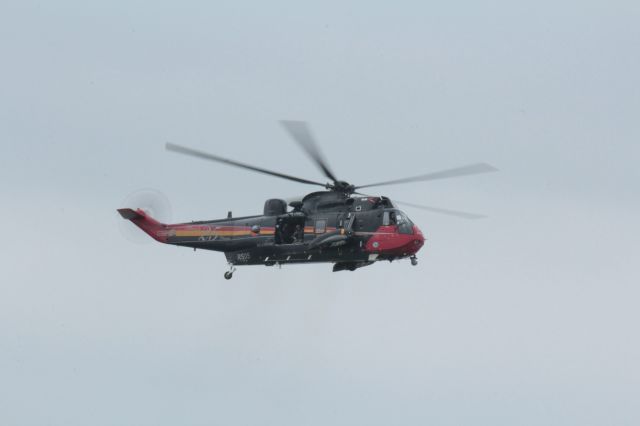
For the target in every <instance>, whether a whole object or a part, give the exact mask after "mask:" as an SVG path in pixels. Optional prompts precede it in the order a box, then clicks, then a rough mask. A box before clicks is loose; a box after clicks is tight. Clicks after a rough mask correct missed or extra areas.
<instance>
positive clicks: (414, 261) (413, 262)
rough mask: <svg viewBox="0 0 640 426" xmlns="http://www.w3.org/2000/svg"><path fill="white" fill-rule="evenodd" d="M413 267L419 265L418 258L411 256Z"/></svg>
mask: <svg viewBox="0 0 640 426" xmlns="http://www.w3.org/2000/svg"><path fill="white" fill-rule="evenodd" d="M410 259H411V265H413V266H416V265H417V264H418V258H417V257H415V256H411V257H410Z"/></svg>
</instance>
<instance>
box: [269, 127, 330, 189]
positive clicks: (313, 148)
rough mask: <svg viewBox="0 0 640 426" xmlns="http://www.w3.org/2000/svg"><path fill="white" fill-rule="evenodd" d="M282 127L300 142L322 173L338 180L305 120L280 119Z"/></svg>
mask: <svg viewBox="0 0 640 426" xmlns="http://www.w3.org/2000/svg"><path fill="white" fill-rule="evenodd" d="M280 124H282V127H284V128H285V129H286V130H287V132H289V134H290V135H291V137H292V138H293V139H294V140H295V141H296V142H298V144H299V145H300V146H301V147H302V149H304V151H305V152H306V153H307V155H309V157H311V159H312V160H313V161H314V162H315V163H316V165H317V166H318V167H319V168H320V170H322V173H324V175H325V176H326V177H328V178H329V179H331V180H332V181H334V182H336V181H337V180H338V179H337V178H336V177H335V175H334V174H333V172H331V169H329V166H328V165H327V160H326V159H325V158H324V156H323V155H322V152H320V148H318V144H317V143H316V141H315V139H314V138H313V135H312V134H311V130H310V129H309V126H308V125H307V123H305V122H304V121H292V120H282V121H280Z"/></svg>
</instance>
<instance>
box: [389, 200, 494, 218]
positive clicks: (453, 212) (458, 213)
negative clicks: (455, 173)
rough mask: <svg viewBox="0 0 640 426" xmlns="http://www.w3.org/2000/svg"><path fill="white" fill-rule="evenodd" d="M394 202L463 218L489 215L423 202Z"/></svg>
mask: <svg viewBox="0 0 640 426" xmlns="http://www.w3.org/2000/svg"><path fill="white" fill-rule="evenodd" d="M393 202H394V203H398V204H402V205H405V206H409V207H414V208H417V209H421V210H426V211H429V212H432V213H441V214H446V215H449V216H457V217H461V218H463V219H483V218H485V217H487V216H485V215H483V214H476V213H467V212H461V211H457V210H449V209H441V208H438V207H430V206H423V205H421V204H413V203H406V202H404V201H397V200H393Z"/></svg>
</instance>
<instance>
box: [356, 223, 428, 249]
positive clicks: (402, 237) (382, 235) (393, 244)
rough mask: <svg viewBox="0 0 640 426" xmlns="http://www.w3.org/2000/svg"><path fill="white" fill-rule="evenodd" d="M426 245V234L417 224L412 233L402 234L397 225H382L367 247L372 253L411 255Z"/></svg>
mask: <svg viewBox="0 0 640 426" xmlns="http://www.w3.org/2000/svg"><path fill="white" fill-rule="evenodd" d="M423 245H424V236H423V235H422V232H421V231H420V229H418V227H417V226H415V225H414V226H413V233H412V234H401V233H399V232H398V229H397V228H396V227H395V226H381V227H380V228H378V230H377V231H376V232H375V233H374V235H373V236H372V237H371V238H370V239H369V241H368V242H367V244H366V246H365V249H366V251H368V252H370V253H379V254H386V255H390V256H401V257H403V256H411V255H413V254H416V253H417V252H418V250H420V249H421V248H422V246H423Z"/></svg>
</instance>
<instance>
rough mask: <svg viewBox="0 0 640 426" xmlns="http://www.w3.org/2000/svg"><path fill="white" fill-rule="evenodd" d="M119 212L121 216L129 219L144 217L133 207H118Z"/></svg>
mask: <svg viewBox="0 0 640 426" xmlns="http://www.w3.org/2000/svg"><path fill="white" fill-rule="evenodd" d="M118 213H120V216H122V217H123V218H124V219H127V220H132V219H141V218H143V217H144V216H143V215H141V214H140V213H138V212H137V211H135V210H133V209H118Z"/></svg>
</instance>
